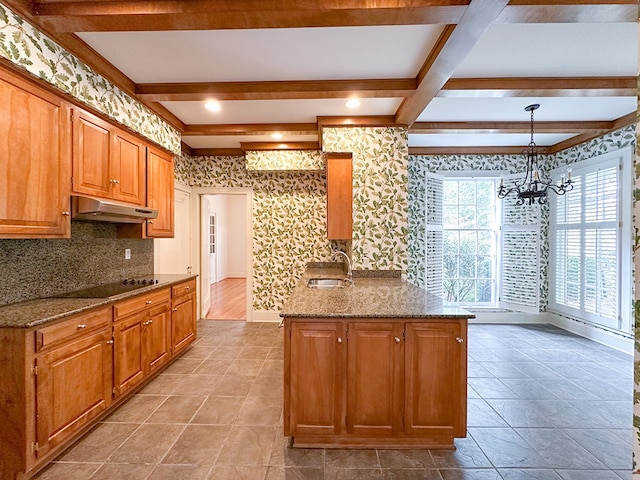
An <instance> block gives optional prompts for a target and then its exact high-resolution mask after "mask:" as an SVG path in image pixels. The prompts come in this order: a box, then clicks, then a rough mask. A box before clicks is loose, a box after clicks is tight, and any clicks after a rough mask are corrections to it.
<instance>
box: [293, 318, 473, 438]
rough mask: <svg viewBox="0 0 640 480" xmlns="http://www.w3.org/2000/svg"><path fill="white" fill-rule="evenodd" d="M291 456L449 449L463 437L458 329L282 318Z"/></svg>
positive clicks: (444, 323) (461, 328)
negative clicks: (320, 450) (342, 450)
mask: <svg viewBox="0 0 640 480" xmlns="http://www.w3.org/2000/svg"><path fill="white" fill-rule="evenodd" d="M285 328H286V334H285V381H284V385H285V400H284V405H285V411H284V415H285V417H284V419H285V427H284V429H285V435H287V436H290V437H293V444H294V446H306V447H340V446H361V447H376V448H393V447H416V448H453V439H454V438H456V437H464V436H466V398H467V397H466V394H467V392H466V380H467V374H466V365H467V363H466V357H467V351H466V332H467V321H466V320H461V319H438V320H437V321H435V320H434V321H431V320H425V321H404V320H402V319H376V320H371V319H349V320H345V321H335V319H322V318H320V319H308V318H304V319H302V318H300V319H298V318H295V319H294V318H285Z"/></svg>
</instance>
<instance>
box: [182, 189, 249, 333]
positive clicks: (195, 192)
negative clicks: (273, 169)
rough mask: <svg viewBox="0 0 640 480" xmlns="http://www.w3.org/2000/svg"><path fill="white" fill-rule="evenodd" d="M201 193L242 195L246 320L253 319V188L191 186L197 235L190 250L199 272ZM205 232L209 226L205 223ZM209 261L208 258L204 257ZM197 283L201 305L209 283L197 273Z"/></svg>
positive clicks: (200, 254) (201, 259) (193, 219)
mask: <svg viewBox="0 0 640 480" xmlns="http://www.w3.org/2000/svg"><path fill="white" fill-rule="evenodd" d="M203 195H244V196H245V204H246V205H245V207H246V224H245V231H246V235H247V239H246V240H247V251H246V263H247V277H246V317H247V318H246V321H247V322H252V321H253V189H252V188H233V187H229V188H224V187H208V188H207V187H192V196H191V206H192V208H191V215H192V221H193V222H194V223H193V225H197V226H198V232H199V234H198V235H193V236H192V239H193V240H192V241H193V242H194V244H193V245H192V250H191V251H192V252H194V251H195V252H197V258H196V262H195V265H196V269H197V273H198V274H200V271H201V268H202V261H203V258H202V245H201V242H202V229H203V228H204V227H205V226H203V225H201V223H202V222H201V218H202V214H201V212H200V208H201V207H200V206H201V200H200V198H201V196H203ZM206 229H207V232H208V231H209V226H208V225H206ZM205 261H209V259H208V258H207V259H205ZM198 283H200V296H199V297H198V304H199V305H201V301H202V296H203V292H204V290H203V288H207V289H208V288H210V287H209V285H206V286H205V285H202V276H201V275H199V280H198ZM198 308H200V307H198Z"/></svg>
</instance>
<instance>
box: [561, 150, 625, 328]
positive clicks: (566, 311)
mask: <svg viewBox="0 0 640 480" xmlns="http://www.w3.org/2000/svg"><path fill="white" fill-rule="evenodd" d="M614 165H617V197H616V199H617V205H616V213H617V218H616V221H615V222H613V223H617V229H616V250H617V253H618V258H617V269H618V271H617V275H616V276H617V280H616V282H617V297H618V298H617V314H616V318H615V319H611V318H610V317H606V316H603V315H600V314H598V313H593V312H590V311H587V310H586V308H585V273H584V272H582V271H581V274H580V283H579V290H580V308H575V307H571V306H568V305H566V304H563V303H558V301H557V298H556V297H557V287H558V285H557V273H558V271H557V266H558V263H559V262H558V260H557V256H558V251H557V243H556V242H557V235H558V231H559V230H560V229H559V228H558V222H557V198H552V199H551V200H550V202H549V206H550V208H549V259H550V265H549V311H550V312H552V313H556V314H560V315H564V316H568V317H570V318H574V319H577V320H580V321H583V322H586V323H588V324H592V325H595V326H597V327H600V328H605V329H611V330H615V331H618V332H623V333H625V334H630V333H632V331H631V329H632V315H631V313H632V312H631V310H632V308H631V292H632V278H631V277H632V275H633V268H632V245H633V239H632V229H631V225H632V222H633V218H632V213H631V211H632V204H633V198H632V186H633V185H632V182H633V180H632V179H633V175H632V169H633V148H632V147H625V148H622V149H619V150H616V151H613V152H609V153H605V154H602V155H598V156H595V157H592V158H589V159H586V160H582V161H580V162H576V163H572V164H569V165H563V166H562V167H559V168H556V169H554V170H552V171H551V172H550V173H551V178H552V179H553V180H554V181H557V180H558V179H559V178H560V177H561V176H562V175H566V172H567V167H570V168H572V176H573V178H576V177H577V176H581V177H582V179H584V175H587V174H589V173H593V172H597V171H598V170H599V169H601V168H603V167H605V168H607V166H614ZM581 183H582V189H581V198H580V205H581V211H580V216H581V220H580V223H579V226H578V227H577V228H570V229H562V230H563V231H578V232H580V258H581V268H582V267H583V266H584V264H585V251H584V233H585V231H587V230H593V227H591V228H589V225H590V223H589V222H586V221H585V215H586V212H585V210H584V208H583V207H584V206H585V200H584V195H585V193H584V190H585V189H584V181H582V182H581ZM569 194H570V193H569ZM569 194H567V195H569ZM551 195H553V194H551ZM609 223H610V221H609ZM591 224H592V225H593V224H594V223H593V222H592V223H591ZM596 255H597V254H596ZM582 269H583V268H582Z"/></svg>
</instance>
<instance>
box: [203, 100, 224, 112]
mask: <svg viewBox="0 0 640 480" xmlns="http://www.w3.org/2000/svg"><path fill="white" fill-rule="evenodd" d="M204 108H206V109H207V110H209V111H211V112H219V111H220V110H222V107H221V106H220V103H219V102H217V101H216V100H209V101H208V102H207V103H205V104H204Z"/></svg>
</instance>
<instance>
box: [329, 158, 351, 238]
mask: <svg viewBox="0 0 640 480" xmlns="http://www.w3.org/2000/svg"><path fill="white" fill-rule="evenodd" d="M352 215H353V167H352V159H351V154H350V153H349V154H340V153H329V154H327V238H328V239H329V240H349V239H351V236H352V226H353V218H352Z"/></svg>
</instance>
